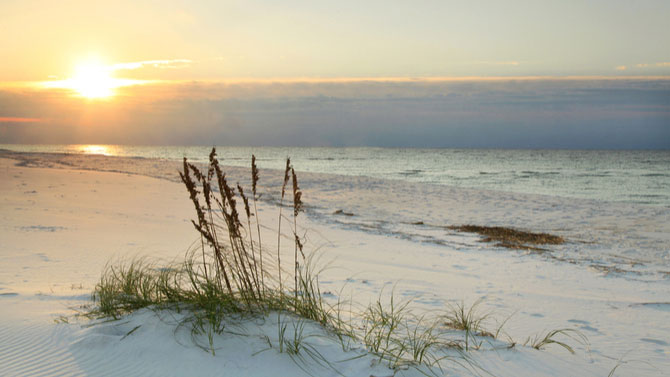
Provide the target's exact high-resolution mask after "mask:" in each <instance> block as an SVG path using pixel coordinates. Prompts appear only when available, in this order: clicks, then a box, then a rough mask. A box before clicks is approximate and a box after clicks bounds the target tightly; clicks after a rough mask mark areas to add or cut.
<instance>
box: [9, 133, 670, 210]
mask: <svg viewBox="0 0 670 377" xmlns="http://www.w3.org/2000/svg"><path fill="white" fill-rule="evenodd" d="M0 148H1V149H8V150H13V151H24V152H51V153H79V154H104V155H108V156H124V157H143V158H159V159H167V160H181V159H182V158H183V157H188V158H189V159H190V160H193V161H205V160H206V159H207V156H208V154H209V151H210V150H211V147H208V146H196V147H193V146H122V145H17V144H11V145H0ZM217 153H218V155H219V159H221V160H222V161H223V164H224V165H229V166H247V167H248V166H249V164H250V159H251V155H252V154H254V155H255V156H256V158H257V164H258V166H259V167H260V168H267V169H283V168H284V166H285V164H286V158H287V157H290V158H291V161H292V163H293V166H294V167H295V169H296V171H300V172H314V173H330V174H338V175H347V176H365V177H371V178H381V179H392V180H401V181H407V182H413V183H428V184H436V185H445V186H455V187H463V188H477V189H485V190H495V191H504V192H516V193H528V194H542V195H551V196H560V197H568V198H582V199H595V200H603V201H613V202H626V203H636V204H643V205H652V206H662V207H670V151H641V150H638V151H621V150H507V149H415V148H412V149H403V148H365V147H361V148H328V147H323V148H321V147H313V148H289V147H287V148H277V147H223V146H222V147H219V148H218V149H217Z"/></svg>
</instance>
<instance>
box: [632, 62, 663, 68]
mask: <svg viewBox="0 0 670 377" xmlns="http://www.w3.org/2000/svg"><path fill="white" fill-rule="evenodd" d="M635 66H636V67H637V68H650V67H670V62H659V63H651V64H650V63H640V64H636V65H635Z"/></svg>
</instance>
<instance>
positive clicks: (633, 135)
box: [0, 0, 670, 149]
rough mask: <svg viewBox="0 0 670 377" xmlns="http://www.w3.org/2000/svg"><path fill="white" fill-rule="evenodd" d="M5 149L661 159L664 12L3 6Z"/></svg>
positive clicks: (527, 7)
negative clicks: (599, 151) (174, 148)
mask: <svg viewBox="0 0 670 377" xmlns="http://www.w3.org/2000/svg"><path fill="white" fill-rule="evenodd" d="M0 14H1V15H2V16H0V30H1V31H2V32H1V33H0V46H2V48H0V143H122V144H206V145H207V144H212V143H216V144H219V145H298V146H302V145H315V146H318V145H334V146H340V145H375V146H412V147H421V146H426V147H515V148H661V149H667V148H670V48H669V47H668V46H670V28H669V27H668V21H667V20H668V19H670V2H668V1H661V0H658V1H656V0H641V1H637V2H631V1H619V0H610V1H586V2H585V1H560V2H558V1H551V2H549V1H523V0H514V1H504V2H502V1H345V0H340V1H283V2H279V1H244V2H228V1H197V2H189V1H124V0H120V1H114V2H98V1H62V2H54V1H30V0H22V1H13V0H4V1H2V2H0Z"/></svg>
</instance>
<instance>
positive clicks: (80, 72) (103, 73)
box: [40, 59, 149, 99]
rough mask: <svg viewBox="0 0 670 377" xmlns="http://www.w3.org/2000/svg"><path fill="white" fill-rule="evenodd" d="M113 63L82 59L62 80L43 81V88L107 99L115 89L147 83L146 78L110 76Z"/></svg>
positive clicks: (112, 94)
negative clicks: (64, 90)
mask: <svg viewBox="0 0 670 377" xmlns="http://www.w3.org/2000/svg"><path fill="white" fill-rule="evenodd" d="M114 70H115V69H114V65H105V64H102V63H101V62H100V61H99V60H95V59H90V60H86V61H82V62H81V63H79V64H77V65H76V66H75V69H74V72H73V74H72V76H70V77H69V78H67V79H64V80H56V81H44V82H42V83H41V84H40V85H41V86H42V87H45V88H63V89H68V90H71V91H73V92H74V93H75V94H76V95H77V96H79V97H83V98H88V99H107V98H110V97H113V96H114V95H115V94H116V93H115V89H117V88H120V87H123V86H130V85H140V84H144V83H147V82H149V81H147V80H133V79H122V78H116V77H113V76H112V73H113V72H114Z"/></svg>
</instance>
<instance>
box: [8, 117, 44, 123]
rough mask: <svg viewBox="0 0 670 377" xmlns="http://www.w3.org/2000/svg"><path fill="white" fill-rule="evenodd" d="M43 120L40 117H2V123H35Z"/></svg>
mask: <svg viewBox="0 0 670 377" xmlns="http://www.w3.org/2000/svg"><path fill="white" fill-rule="evenodd" d="M41 121H42V120H41V119H38V118H21V117H0V123H35V122H41Z"/></svg>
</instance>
